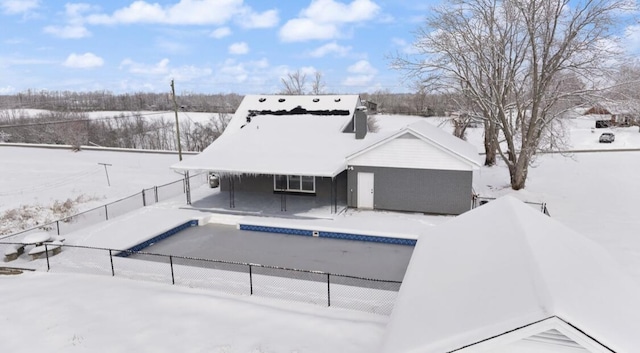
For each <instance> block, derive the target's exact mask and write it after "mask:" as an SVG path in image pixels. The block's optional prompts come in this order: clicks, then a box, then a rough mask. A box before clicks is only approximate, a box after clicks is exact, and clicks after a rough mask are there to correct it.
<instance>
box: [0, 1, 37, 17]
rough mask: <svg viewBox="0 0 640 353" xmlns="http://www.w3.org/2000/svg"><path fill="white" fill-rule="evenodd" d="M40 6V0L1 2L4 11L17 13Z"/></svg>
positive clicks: (8, 13) (9, 13)
mask: <svg viewBox="0 0 640 353" xmlns="http://www.w3.org/2000/svg"><path fill="white" fill-rule="evenodd" d="M39 6H40V0H4V1H2V2H0V7H2V12H3V13H5V14H7V15H17V14H24V13H28V12H31V11H33V10H35V9H37V8H38V7H39Z"/></svg>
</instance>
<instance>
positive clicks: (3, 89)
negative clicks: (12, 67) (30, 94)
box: [0, 86, 16, 94]
mask: <svg viewBox="0 0 640 353" xmlns="http://www.w3.org/2000/svg"><path fill="white" fill-rule="evenodd" d="M15 92H16V88H15V87H13V86H4V87H0V94H13V93H15Z"/></svg>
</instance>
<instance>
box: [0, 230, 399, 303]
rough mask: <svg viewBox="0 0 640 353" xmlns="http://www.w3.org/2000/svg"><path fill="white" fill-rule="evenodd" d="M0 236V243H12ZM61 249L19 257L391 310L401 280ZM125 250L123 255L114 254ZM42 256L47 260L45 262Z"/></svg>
mask: <svg viewBox="0 0 640 353" xmlns="http://www.w3.org/2000/svg"><path fill="white" fill-rule="evenodd" d="M12 244H13V243H6V242H0V249H1V250H4V247H8V246H13V245H12ZM62 249H63V250H62V252H61V253H60V254H59V255H56V256H51V257H48V258H47V259H39V260H34V261H29V262H23V261H24V260H25V258H22V259H20V260H19V261H18V265H21V266H26V265H28V266H26V267H31V266H37V267H38V268H41V269H42V270H49V271H52V272H72V273H85V274H94V275H96V274H97V275H106V276H118V277H125V278H129V279H134V280H143V281H153V282H160V283H167V284H173V285H181V286H186V287H191V288H202V289H210V290H214V291H218V292H223V293H228V294H234V295H249V296H260V297H268V298H275V299H279V300H285V301H295V302H304V303H310V304H315V305H322V306H328V307H339V308H345V309H351V310H358V311H365V312H371V313H375V314H380V315H389V314H391V310H392V309H393V305H394V303H395V300H396V296H397V292H398V290H399V289H400V284H401V282H399V281H388V280H380V279H371V278H363V277H357V276H348V275H340V274H332V273H327V272H319V271H308V270H300V269H293V268H284V267H277V266H266V265H260V264H252V263H243V262H233V261H223V260H211V259H202V258H191V257H183V256H172V255H163V254H155V253H147V252H141V251H130V250H115V249H108V248H97V247H87V246H77V245H68V244H64V245H62ZM121 253H126V254H127V256H118V254H121ZM45 261H46V262H45Z"/></svg>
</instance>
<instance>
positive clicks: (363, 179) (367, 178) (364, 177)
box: [358, 173, 373, 208]
mask: <svg viewBox="0 0 640 353" xmlns="http://www.w3.org/2000/svg"><path fill="white" fill-rule="evenodd" d="M358 208H373V173H358Z"/></svg>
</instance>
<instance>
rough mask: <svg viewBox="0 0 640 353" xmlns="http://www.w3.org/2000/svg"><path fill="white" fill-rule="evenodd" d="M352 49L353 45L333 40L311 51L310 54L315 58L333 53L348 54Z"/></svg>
mask: <svg viewBox="0 0 640 353" xmlns="http://www.w3.org/2000/svg"><path fill="white" fill-rule="evenodd" d="M350 51H351V47H349V46H342V45H338V43H336V42H332V43H327V44H325V45H323V46H321V47H318V48H316V49H314V50H313V51H311V52H310V53H309V56H311V57H314V58H321V57H324V56H327V55H329V54H333V55H335V56H346V55H347V54H348V53H349V52H350Z"/></svg>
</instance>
